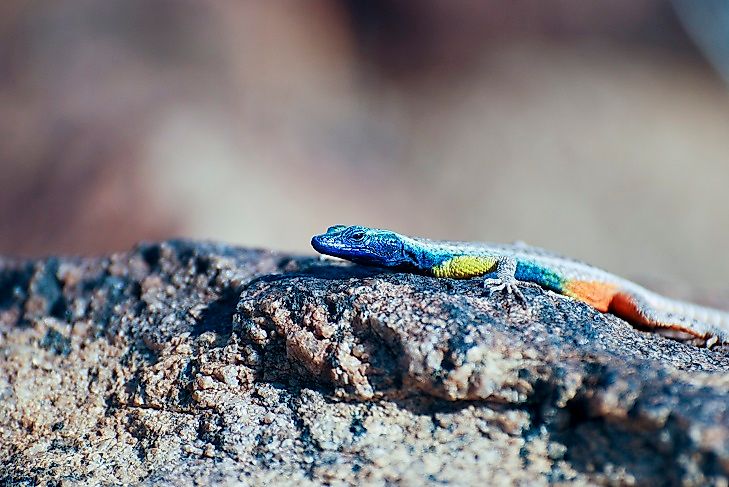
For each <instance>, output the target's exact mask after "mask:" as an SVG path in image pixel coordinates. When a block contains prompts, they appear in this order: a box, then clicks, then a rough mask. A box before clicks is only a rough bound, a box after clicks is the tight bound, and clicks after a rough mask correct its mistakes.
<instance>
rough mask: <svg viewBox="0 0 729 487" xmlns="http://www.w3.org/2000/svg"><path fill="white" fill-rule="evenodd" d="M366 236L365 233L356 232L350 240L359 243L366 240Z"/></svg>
mask: <svg viewBox="0 0 729 487" xmlns="http://www.w3.org/2000/svg"><path fill="white" fill-rule="evenodd" d="M364 236H365V235H364V232H354V233H353V234H352V236H351V237H350V238H351V239H352V240H355V241H357V242H359V241H361V240H364Z"/></svg>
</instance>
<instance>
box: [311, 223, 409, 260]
mask: <svg viewBox="0 0 729 487" xmlns="http://www.w3.org/2000/svg"><path fill="white" fill-rule="evenodd" d="M311 246H312V247H314V249H316V251H317V252H321V253H322V254H327V255H332V256H334V257H341V258H342V259H347V260H351V261H352V262H357V263H359V264H366V265H375V266H381V267H399V266H404V265H413V264H414V262H413V260H412V255H409V254H410V253H409V252H408V251H407V249H406V242H405V240H404V238H403V237H402V235H398V234H397V233H395V232H391V231H389V230H379V229H377V228H368V227H361V226H358V225H353V226H350V227H348V226H346V225H335V226H333V227H329V229H328V230H327V233H324V234H322V235H315V236H314V237H313V238H312V239H311Z"/></svg>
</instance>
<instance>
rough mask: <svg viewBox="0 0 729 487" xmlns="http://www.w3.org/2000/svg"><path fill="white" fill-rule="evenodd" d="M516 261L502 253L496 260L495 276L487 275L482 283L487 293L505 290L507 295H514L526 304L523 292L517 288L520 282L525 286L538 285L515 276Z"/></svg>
mask: <svg viewBox="0 0 729 487" xmlns="http://www.w3.org/2000/svg"><path fill="white" fill-rule="evenodd" d="M516 267H517V261H516V259H515V258H514V257H510V256H507V255H502V256H501V257H499V258H498V259H497V260H496V277H489V278H486V279H484V280H483V285H484V287H485V288H486V290H487V291H488V292H489V295H491V294H493V293H495V292H500V291H505V292H506V294H507V295H509V296H514V297H515V298H516V299H518V300H519V301H521V302H522V303H523V304H526V298H525V297H524V293H522V292H521V289H519V285H520V284H524V285H527V286H535V287H539V285H538V284H536V283H532V282H522V281H519V280H518V279H517V278H516V277H515V274H516Z"/></svg>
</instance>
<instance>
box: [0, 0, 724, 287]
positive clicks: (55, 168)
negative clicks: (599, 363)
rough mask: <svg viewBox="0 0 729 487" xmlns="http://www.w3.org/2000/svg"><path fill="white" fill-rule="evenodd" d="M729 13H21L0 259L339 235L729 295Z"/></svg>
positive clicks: (437, 5)
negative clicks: (543, 258) (523, 252)
mask: <svg viewBox="0 0 729 487" xmlns="http://www.w3.org/2000/svg"><path fill="white" fill-rule="evenodd" d="M728 80H729V2H726V1H724V0H703V1H700V2H696V1H692V0H684V1H676V2H673V3H671V2H666V1H657V0H614V1H610V2H589V1H588V2H585V1H583V0H522V1H516V2H514V1H506V0H503V1H486V0H455V1H448V2H443V1H438V0H372V1H364V0H363V1H356V0H348V1H345V0H342V1H326V0H307V1H283V0H282V1H276V2H263V1H260V2H259V1H238V0H231V1H210V2H199V1H193V0H187V1H185V0H155V1H150V0H105V1H104V2H98V1H94V0H72V1H71V0H46V1H36V2H27V1H23V0H3V1H2V2H0V253H2V254H10V255H14V256H41V255H46V254H57V253H63V254H101V253H108V252H110V251H117V250H124V249H128V248H129V247H131V246H132V245H133V244H134V243H135V242H137V241H139V240H155V239H163V238H168V237H193V238H203V239H211V240H220V241H226V242H230V243H234V244H241V245H251V246H265V247H271V248H277V249H281V250H290V251H297V252H310V249H309V243H308V242H309V237H310V236H311V235H312V234H313V233H317V232H320V231H322V230H324V229H325V228H326V227H327V226H328V225H331V224H334V223H344V224H352V223H360V224H366V225H371V226H380V227H387V228H392V229H396V230H399V231H401V232H404V233H410V234H415V235H422V236H429V237H432V238H448V239H471V240H492V241H507V242H508V241H513V240H523V241H526V242H528V243H530V244H534V245H539V246H544V247H547V248H550V249H553V250H557V251H559V252H561V253H565V254H569V255H572V256H575V257H579V258H582V259H585V260H588V261H590V262H592V263H595V264H598V265H601V266H603V267H605V268H608V269H610V270H613V271H615V272H618V273H622V274H625V275H627V276H632V277H639V278H641V277H644V278H645V277H647V278H648V279H651V278H653V276H656V277H659V278H661V279H663V278H667V279H671V280H674V281H675V282H687V283H690V284H691V285H698V286H703V287H710V286H713V285H721V286H723V287H724V288H725V289H726V288H727V287H729V286H728V285H727V284H729V283H728V281H729V277H728V276H729V257H727V248H729V191H727V187H728V186H729V164H727V161H728V158H729V88H728V85H727V81H728Z"/></svg>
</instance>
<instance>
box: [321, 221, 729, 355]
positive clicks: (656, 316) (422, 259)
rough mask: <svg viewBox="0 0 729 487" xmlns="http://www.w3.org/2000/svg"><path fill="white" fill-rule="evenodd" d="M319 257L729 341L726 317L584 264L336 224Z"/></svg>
mask: <svg viewBox="0 0 729 487" xmlns="http://www.w3.org/2000/svg"><path fill="white" fill-rule="evenodd" d="M311 245H312V246H313V247H314V249H316V250H317V251H318V252H321V253H322V254H327V255H332V256H334V257H340V258H343V259H347V260H350V261H352V262H356V263H359V264H364V265H370V266H379V267H389V268H394V269H399V270H404V271H408V272H417V273H422V274H426V275H431V276H435V277H445V278H454V279H467V278H471V277H481V276H484V277H485V279H484V285H485V286H486V288H487V289H488V290H489V291H490V292H495V291H505V292H507V293H509V294H513V295H514V296H515V297H517V298H519V299H521V300H522V301H524V296H523V294H522V292H521V291H520V290H519V288H518V285H519V284H521V285H538V286H541V287H543V288H546V289H549V290H552V291H555V292H558V293H560V294H563V295H565V296H569V297H571V298H574V299H577V300H579V301H582V302H584V303H587V304H589V305H590V306H592V307H593V308H595V309H597V310H599V311H602V312H604V313H605V312H609V313H612V314H615V315H617V316H619V317H620V318H623V319H625V320H626V321H628V322H630V323H633V324H635V325H638V326H642V327H647V328H654V329H664V330H671V331H676V332H681V333H686V334H688V335H691V336H694V337H698V338H702V339H705V340H706V343H707V344H708V345H712V344H714V343H716V342H717V341H719V340H720V341H722V342H729V313H728V312H723V311H719V310H716V309H711V308H705V307H702V306H698V305H695V304H691V303H686V302H682V301H678V300H674V299H669V298H666V297H664V296H661V295H659V294H656V293H654V292H652V291H649V290H648V289H645V288H644V287H641V286H639V285H638V284H635V283H633V282H631V281H628V280H626V279H623V278H620V277H618V276H615V275H613V274H610V273H608V272H606V271H603V270H601V269H598V268H596V267H592V266H590V265H588V264H585V263H583V262H579V261H576V260H573V259H569V258H566V257H562V256H559V255H556V254H553V253H551V252H548V251H546V250H542V249H539V248H535V247H530V246H527V245H525V244H515V245H502V244H491V243H476V242H446V241H434V240H427V239H422V238H413V237H406V236H404V235H400V234H397V233H395V232H391V231H389V230H380V229H376V228H368V227H362V226H345V225H335V226H333V227H329V229H328V230H327V232H326V233H325V234H322V235H316V236H314V237H313V238H312V239H311Z"/></svg>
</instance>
